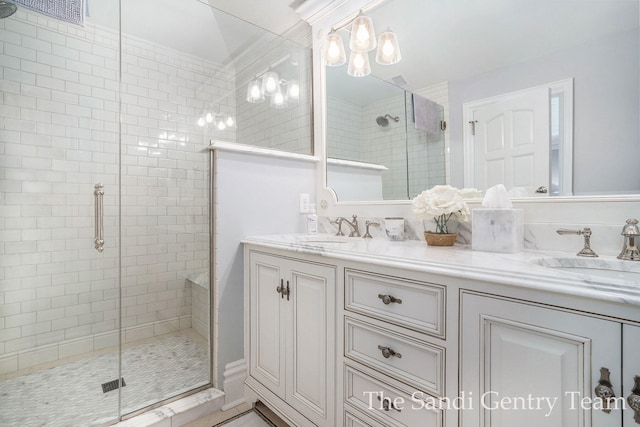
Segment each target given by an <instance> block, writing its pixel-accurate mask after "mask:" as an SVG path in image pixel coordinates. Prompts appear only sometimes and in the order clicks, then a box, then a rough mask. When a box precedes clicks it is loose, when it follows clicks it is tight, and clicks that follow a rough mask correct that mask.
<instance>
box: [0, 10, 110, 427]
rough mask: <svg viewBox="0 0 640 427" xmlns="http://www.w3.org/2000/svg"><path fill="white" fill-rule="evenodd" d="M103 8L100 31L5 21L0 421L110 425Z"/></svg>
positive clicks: (42, 19)
mask: <svg viewBox="0 0 640 427" xmlns="http://www.w3.org/2000/svg"><path fill="white" fill-rule="evenodd" d="M104 3H105V4H108V5H109V13H108V14H107V15H105V16H103V17H102V18H101V19H102V20H103V21H104V22H105V23H108V28H107V26H96V25H94V23H93V19H94V18H90V17H88V18H86V20H85V25H84V26H81V25H78V24H74V23H69V22H67V21H64V20H61V19H59V18H56V17H52V16H49V15H45V14H43V13H39V12H36V11H33V10H30V9H27V8H24V7H22V6H18V9H17V11H16V13H14V14H13V15H11V16H9V17H6V18H4V19H2V20H0V79H1V80H0V100H1V104H0V425H2V426H36V425H47V426H56V425H60V426H62V425H65V426H66V425H83V426H88V425H104V424H108V423H110V422H113V421H115V420H117V419H118V416H119V410H118V406H119V394H118V392H117V391H115V392H114V391H109V390H117V385H118V384H117V379H118V378H119V363H120V359H119V346H120V279H119V273H120V261H119V260H120V253H119V247H120V242H119V228H120V225H121V224H120V220H119V214H120V212H119V199H120V193H119V191H120V190H119V187H120V181H119V150H120V145H119V143H120V135H119V117H118V116H119V102H118V101H119V96H120V93H119V88H120V79H119V66H120V61H119V56H120V52H119V4H118V1H115V0H108V1H104ZM80 17H82V16H80ZM96 186H97V187H96ZM113 382H115V385H114V383H113ZM103 384H106V386H105V387H106V388H103Z"/></svg>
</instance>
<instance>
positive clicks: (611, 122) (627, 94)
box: [326, 0, 640, 201]
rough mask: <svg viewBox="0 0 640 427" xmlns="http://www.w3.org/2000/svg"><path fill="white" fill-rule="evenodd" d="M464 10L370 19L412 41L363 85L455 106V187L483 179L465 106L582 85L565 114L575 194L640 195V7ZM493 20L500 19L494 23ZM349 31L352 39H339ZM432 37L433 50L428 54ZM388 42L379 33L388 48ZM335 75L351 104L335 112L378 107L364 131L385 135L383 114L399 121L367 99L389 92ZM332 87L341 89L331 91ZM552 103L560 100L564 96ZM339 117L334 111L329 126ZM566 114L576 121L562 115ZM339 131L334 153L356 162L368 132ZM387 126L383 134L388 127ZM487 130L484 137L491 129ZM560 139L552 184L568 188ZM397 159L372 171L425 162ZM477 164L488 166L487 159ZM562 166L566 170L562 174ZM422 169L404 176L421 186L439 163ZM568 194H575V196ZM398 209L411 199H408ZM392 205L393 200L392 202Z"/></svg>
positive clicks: (374, 13) (419, 5)
mask: <svg viewBox="0 0 640 427" xmlns="http://www.w3.org/2000/svg"><path fill="white" fill-rule="evenodd" d="M463 3H464V4H465V7H461V6H460V4H457V3H456V2H451V1H449V0H430V1H428V2H426V1H424V0H385V1H384V2H381V3H380V4H379V5H377V6H375V8H372V9H369V10H367V11H365V13H367V15H369V16H370V17H371V18H372V19H373V21H374V23H378V22H380V23H382V21H384V24H385V28H386V25H389V26H390V28H391V29H393V30H394V32H396V33H397V35H398V38H399V40H400V41H401V42H402V46H401V48H402V60H401V61H400V63H398V64H396V65H394V66H392V67H382V66H378V64H377V63H376V62H374V61H373V58H372V59H371V62H372V63H371V67H372V73H371V75H369V76H368V77H364V78H362V79H358V80H366V79H371V78H373V77H374V76H375V77H377V78H379V79H380V80H383V81H388V82H396V81H402V83H398V84H399V85H401V87H402V88H404V89H405V90H408V91H411V92H415V93H417V94H419V95H422V96H425V97H427V98H429V99H432V100H434V101H435V102H437V103H438V104H440V105H442V106H443V107H444V111H445V119H446V121H447V127H446V131H445V146H446V151H445V153H446V158H445V163H444V166H445V167H446V178H447V180H448V181H447V183H449V184H451V185H454V186H457V187H459V188H462V187H464V186H466V184H465V180H466V179H467V177H468V176H473V175H471V174H470V173H468V172H470V169H469V168H467V167H466V163H465V156H466V155H467V153H470V152H471V151H470V150H465V147H466V146H465V144H464V142H465V138H467V136H468V135H470V134H472V133H473V129H472V126H471V124H470V123H468V122H469V121H470V120H472V119H471V118H469V119H466V118H465V117H463V116H464V111H465V110H464V105H465V104H467V105H473V103H475V102H478V101H482V100H485V99H494V98H499V97H503V96H505V97H506V96H508V95H509V94H516V93H518V92H520V91H526V90H529V89H532V88H536V87H539V86H541V85H547V84H551V83H555V82H559V81H565V80H569V79H572V80H573V82H574V83H573V85H572V86H573V90H572V94H570V95H569V96H568V97H567V98H565V97H564V96H563V98H562V99H563V100H564V101H563V104H561V105H564V107H565V108H569V107H571V105H570V103H569V102H568V101H571V100H573V104H574V107H573V110H574V111H573V120H571V121H570V120H566V121H567V126H566V130H567V132H566V133H562V135H565V134H567V133H571V134H570V135H567V136H568V137H570V138H571V139H566V141H571V140H572V141H573V144H572V149H571V150H567V152H566V154H567V155H566V156H565V158H570V157H571V158H572V160H571V164H572V165H573V168H572V171H571V172H569V173H570V174H571V176H572V177H573V179H572V182H573V188H572V192H573V195H576V196H605V195H606V196H612V195H629V194H631V195H640V168H639V167H638V164H637V163H638V162H637V159H640V142H639V141H640V133H639V129H640V126H639V125H638V122H639V120H640V102H639V98H640V90H639V89H640V78H639V76H640V73H639V71H638V70H639V68H640V61H639V58H640V37H639V32H640V20H639V19H638V18H639V16H640V14H639V13H640V2H638V1H637V0H599V1H587V2H571V1H562V0H538V1H535V2H532V1H530V0H509V1H504V0H485V1H482V2H473V1H469V2H463ZM487 10H491V13H490V14H489V13H485V12H486V11H487ZM443 11H446V16H447V22H449V24H448V25H444V26H443V25H440V21H442V18H443V14H442V13H441V12H443ZM436 12H440V13H436ZM480 16H481V17H482V19H479V17H480ZM345 18H346V17H345ZM342 22H344V21H342ZM505 23H508V25H506V24H505ZM522 28H526V29H527V31H523V30H522ZM376 29H377V30H378V32H380V30H381V28H376ZM338 32H339V33H342V32H341V31H340V29H338ZM343 36H344V34H343ZM426 39H428V43H429V48H428V49H427V48H425V47H426V46H425V40H426ZM345 41H346V39H345ZM381 44H383V43H381V41H380V34H379V38H378V45H379V49H380V48H381V46H380V45H381ZM334 71H342V70H335V69H333V68H331V67H327V68H326V73H327V86H328V87H327V90H326V94H327V96H328V97H329V96H331V97H332V98H335V97H336V96H337V95H340V97H341V99H337V100H336V99H329V100H328V103H327V109H328V110H330V109H331V108H335V109H336V114H339V115H340V116H344V115H345V109H346V110H347V114H348V113H349V112H353V114H354V115H356V114H357V113H358V112H359V111H361V110H363V109H368V108H369V107H371V110H373V114H372V115H371V116H369V117H368V118H366V120H363V122H366V121H368V122H369V123H372V124H373V125H374V126H376V125H375V121H374V120H375V118H376V117H377V116H378V115H380V114H381V113H382V112H384V113H386V112H388V108H387V107H386V105H388V102H386V104H385V107H384V109H381V108H379V105H377V106H376V105H374V104H375V103H377V102H385V101H380V100H378V99H374V100H371V99H369V98H364V97H363V95H362V94H364V95H366V94H371V93H377V92H381V90H378V89H376V90H375V91H374V90H370V89H363V88H359V87H356V86H358V85H357V84H356V83H360V82H354V81H353V79H351V78H349V76H346V75H345V73H343V72H342V73H341V72H334ZM331 85H333V89H330V88H329V86H331ZM350 94H351V98H353V99H354V101H353V102H350V103H349V104H350V106H349V107H348V108H345V105H344V101H345V100H344V99H343V98H347V97H349V96H350ZM550 96H551V102H553V101H554V98H553V97H554V96H555V95H554V93H553V92H552V93H550ZM381 98H384V97H381ZM347 101H348V100H347ZM356 101H357V102H356ZM565 101H567V102H565ZM374 107H378V108H374ZM551 107H552V108H553V104H552V105H551ZM565 111H566V110H565ZM389 112H393V111H392V110H389ZM332 114H333V112H332V111H327V117H328V120H330V119H331V117H332ZM393 114H394V115H395V114H396V113H394V112H393ZM474 114H475V113H474ZM560 116H561V117H562V118H564V117H565V115H564V114H563V113H561V114H560ZM553 117H555V116H552V118H553ZM336 120H337V119H336ZM329 125H330V123H328V124H327V129H326V131H327V141H326V144H327V147H328V151H327V153H328V155H329V156H331V157H337V158H345V157H344V155H345V154H344V153H347V154H348V151H347V149H351V145H350V141H351V140H354V139H356V138H357V137H358V135H360V134H362V129H361V125H359V122H358V121H356V120H351V121H349V122H347V124H345V125H344V127H343V128H340V129H336V131H341V132H342V134H346V135H350V137H349V138H340V133H335V134H332V133H331V132H332V131H333V129H330V128H329ZM376 127H377V129H378V130H379V131H382V128H381V127H379V126H376ZM408 127H411V124H409V126H408ZM477 127H478V128H480V124H478V126H477ZM391 128H393V126H389V127H387V128H385V131H386V132H387V134H389V130H390V129H391ZM554 138H556V136H555V134H554V133H552V134H551V137H550V138H549V139H550V144H552V145H551V151H552V153H551V162H550V164H551V182H552V184H553V182H558V181H559V178H558V176H561V175H559V174H560V173H562V174H565V175H566V174H567V172H566V170H565V169H566V168H564V164H565V162H562V161H561V159H559V158H558V155H557V154H556V153H560V152H561V151H560V148H559V149H557V150H556V149H555V147H556V146H558V147H562V146H563V141H564V140H562V141H560V140H559V141H558V142H557V143H556V141H555V140H554ZM556 139H557V138H556ZM558 144H559V145H558ZM471 146H473V145H472V144H471ZM567 146H568V145H567ZM332 149H333V152H332ZM395 154H396V153H394V157H393V158H392V157H389V161H388V162H387V163H380V162H378V160H377V159H376V160H368V159H364V160H361V161H363V162H367V161H369V162H371V163H380V164H383V165H385V166H389V165H390V164H391V163H392V162H393V161H397V163H398V164H399V166H398V167H402V164H400V163H399V162H400V161H401V160H403V159H406V158H409V159H411V158H412V157H413V156H414V154H413V153H411V152H403V153H401V152H398V153H397V154H398V157H397V158H396V157H395ZM347 158H348V159H349V160H360V159H358V158H357V157H347ZM472 159H473V161H474V162H475V161H476V160H477V156H476V153H474V154H473V156H472ZM554 162H555V164H557V165H560V166H554ZM567 163H568V162H567ZM415 166H416V167H417V168H418V169H416V170H414V169H411V168H410V167H409V168H408V169H405V170H402V171H398V174H400V173H403V174H404V175H409V176H411V175H413V174H416V173H423V172H424V171H429V170H430V169H432V164H431V163H428V162H421V163H418V164H416V165H415ZM392 172H394V169H393V168H390V169H389V171H387V172H385V174H390V173H392ZM329 178H330V177H329ZM474 179H475V178H474ZM535 190H537V187H536V188H533V189H532V191H531V192H530V193H532V194H533V195H532V196H530V197H535V198H538V199H539V198H541V197H544V196H543V195H541V194H538V193H535ZM549 190H550V192H549V193H547V194H548V195H555V194H556V193H554V192H553V191H552V190H553V186H550V187H549ZM411 194H412V192H409V195H411ZM558 195H559V196H570V195H571V190H567V191H565V192H564V193H563V192H559V193H558ZM337 196H338V200H340V201H346V200H348V198H347V197H346V196H345V195H341V194H340V193H339V192H338V193H337ZM394 199H396V200H397V199H405V200H406V198H405V197H394ZM385 200H389V199H388V198H387V196H386V195H385Z"/></svg>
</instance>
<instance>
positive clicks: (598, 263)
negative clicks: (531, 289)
mask: <svg viewBox="0 0 640 427" xmlns="http://www.w3.org/2000/svg"><path fill="white" fill-rule="evenodd" d="M533 262H534V263H535V264H538V265H541V266H542V267H546V268H553V269H555V270H561V271H566V272H568V273H575V274H581V275H588V276H597V277H602V278H608V279H615V280H626V281H636V282H638V284H640V263H638V262H634V261H621V260H614V259H602V258H559V257H558V258H556V257H548V258H538V259H536V260H534V261H533Z"/></svg>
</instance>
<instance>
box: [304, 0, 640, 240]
mask: <svg viewBox="0 0 640 427" xmlns="http://www.w3.org/2000/svg"><path fill="white" fill-rule="evenodd" d="M384 1H385V0H373V1H371V0H331V1H329V2H327V1H326V0H324V1H323V0H307V1H305V2H304V3H303V4H302V5H301V6H300V7H299V8H297V9H296V12H297V13H298V14H299V15H300V16H301V17H302V19H304V20H305V21H307V22H308V23H309V24H310V25H311V27H312V34H313V36H312V40H313V60H312V67H313V73H312V74H313V118H314V120H313V123H314V130H313V135H314V155H315V156H317V157H318V158H319V160H320V163H319V166H318V168H317V173H316V205H317V206H318V213H319V214H320V215H322V216H331V217H334V216H335V217H338V216H344V217H347V216H350V215H353V214H357V215H360V216H366V217H371V218H384V217H388V216H401V217H405V218H410V217H412V216H413V214H412V212H411V200H380V201H358V202H349V201H345V202H341V201H339V199H338V195H337V194H336V193H335V191H334V190H333V189H332V188H330V187H328V186H327V144H326V136H327V132H326V127H327V114H326V108H327V97H326V90H325V87H326V72H325V61H324V57H323V49H322V48H323V45H324V39H325V38H326V35H327V34H328V33H329V31H330V30H331V28H332V27H339V26H342V25H344V24H346V23H348V22H349V21H350V20H351V19H353V18H354V17H355V16H356V15H357V14H358V12H359V11H360V10H362V11H363V12H365V13H366V11H367V10H369V9H371V8H373V7H376V6H377V5H379V4H381V3H383V2H384ZM512 201H513V204H514V207H518V208H523V209H525V211H526V213H525V223H533V222H542V223H554V224H555V223H565V224H567V225H569V226H571V225H574V224H580V223H585V221H584V219H585V210H586V211H588V212H589V216H588V218H589V220H590V221H591V222H592V223H595V222H597V223H601V224H618V223H619V224H620V227H621V228H622V226H623V225H624V221H625V220H626V219H627V218H632V217H634V216H635V217H639V216H640V194H632V195H607V196H558V197H555V196H554V197H544V198H542V197H540V198H536V197H532V198H531V197H530V198H514V199H513V200H512ZM468 204H469V206H470V208H472V209H473V208H477V207H481V206H482V200H481V199H470V200H468ZM587 224H588V222H587Z"/></svg>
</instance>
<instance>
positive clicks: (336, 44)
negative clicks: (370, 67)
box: [324, 30, 347, 67]
mask: <svg viewBox="0 0 640 427" xmlns="http://www.w3.org/2000/svg"><path fill="white" fill-rule="evenodd" d="M324 58H325V61H326V64H327V65H328V66H329V67H337V66H339V65H342V64H344V63H345V62H347V55H346V54H345V52H344V42H343V41H342V37H340V34H338V33H336V30H331V32H330V33H329V35H327V40H326V43H325V45H324Z"/></svg>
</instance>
